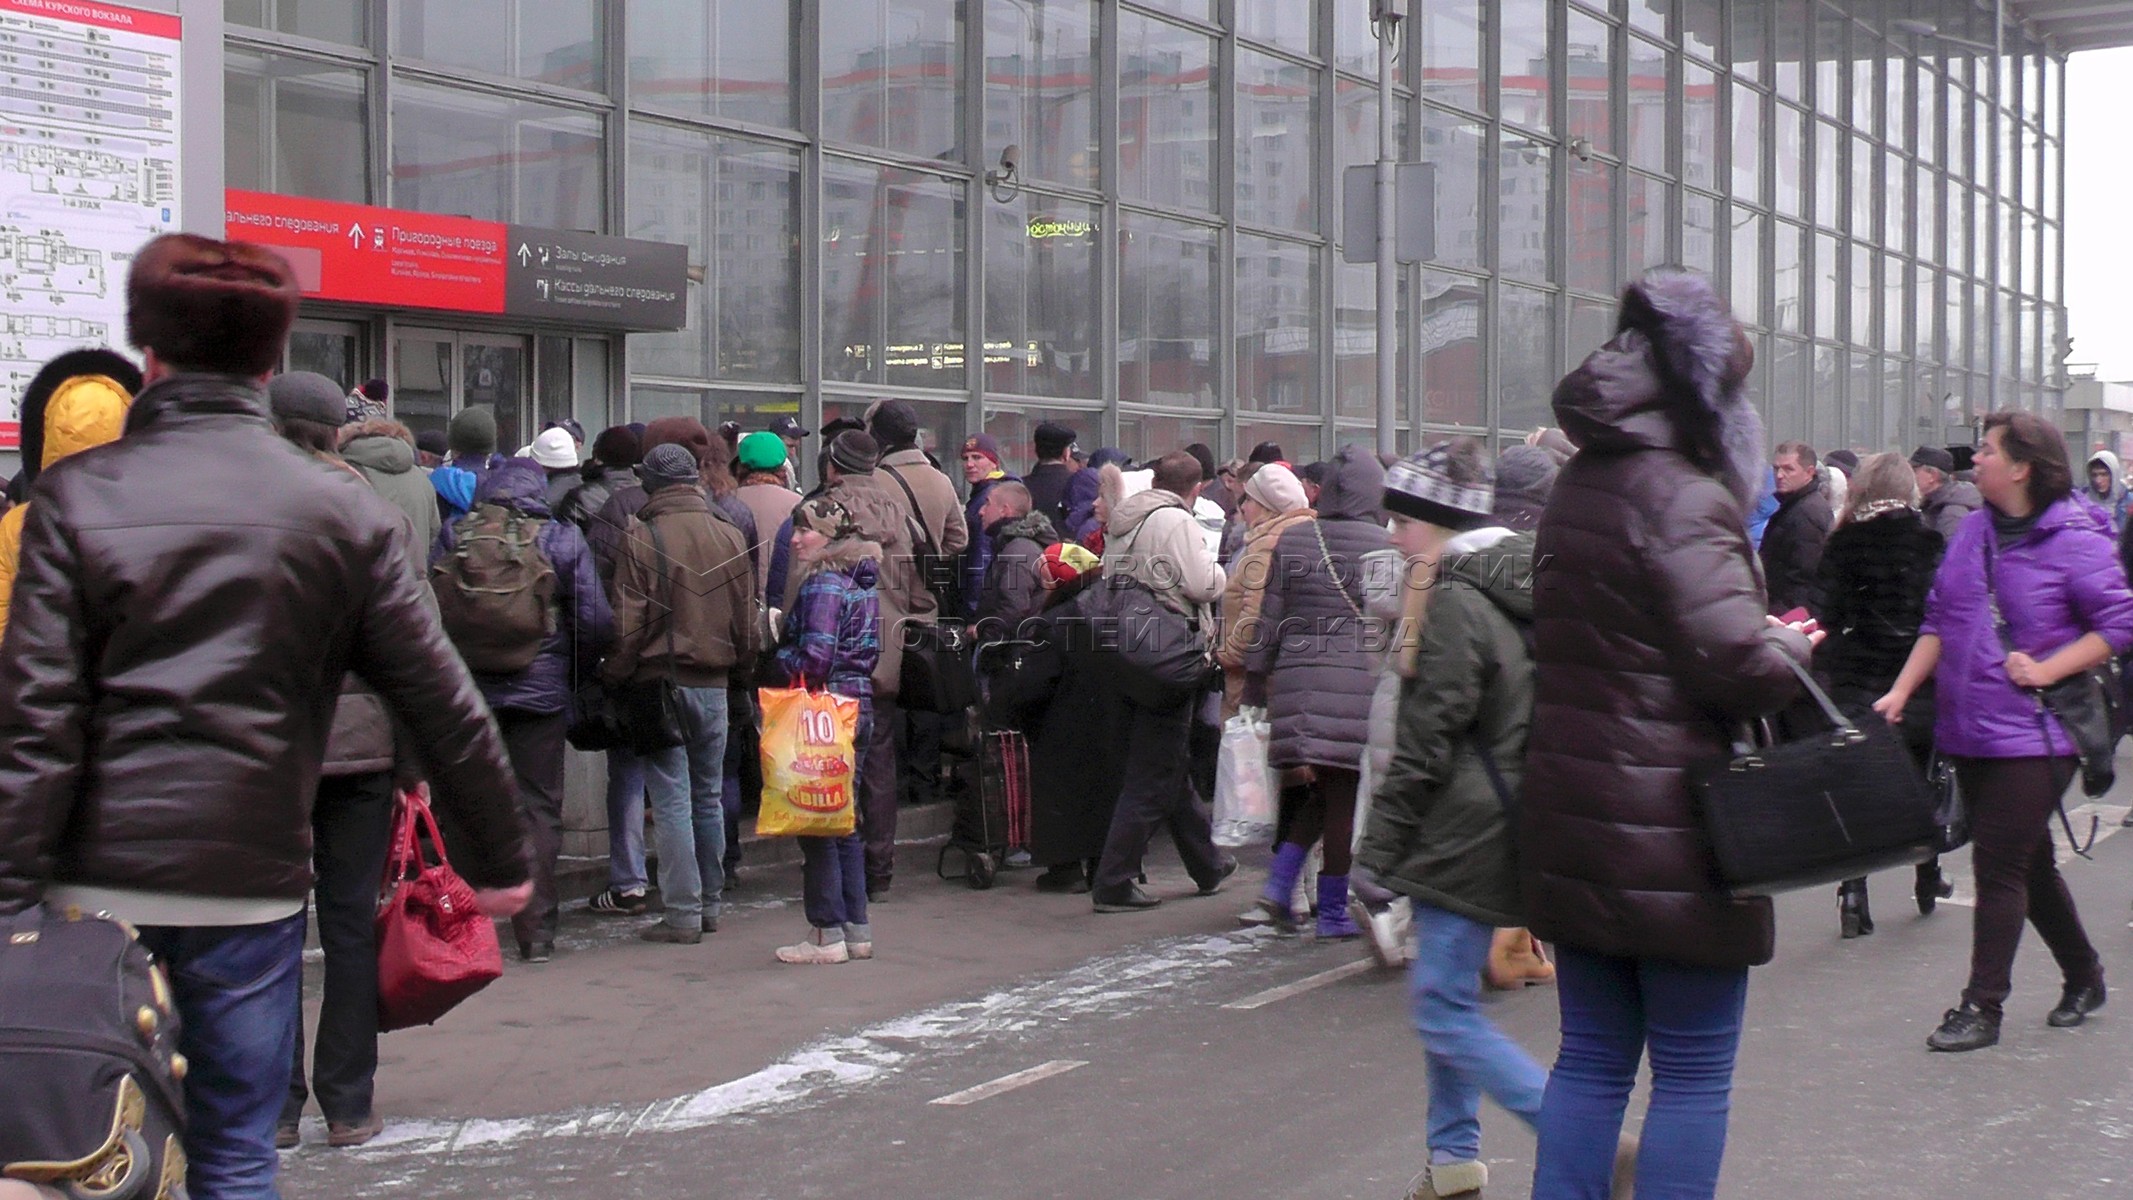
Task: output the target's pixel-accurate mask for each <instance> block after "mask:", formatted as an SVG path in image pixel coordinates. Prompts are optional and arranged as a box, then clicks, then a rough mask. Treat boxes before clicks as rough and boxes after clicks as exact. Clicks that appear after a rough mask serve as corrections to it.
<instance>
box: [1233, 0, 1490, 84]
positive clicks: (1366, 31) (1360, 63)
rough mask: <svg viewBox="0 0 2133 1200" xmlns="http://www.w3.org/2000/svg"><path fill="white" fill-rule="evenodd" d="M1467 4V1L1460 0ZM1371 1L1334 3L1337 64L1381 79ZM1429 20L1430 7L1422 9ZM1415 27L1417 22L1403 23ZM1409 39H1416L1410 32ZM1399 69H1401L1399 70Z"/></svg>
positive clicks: (1263, 0)
mask: <svg viewBox="0 0 2133 1200" xmlns="http://www.w3.org/2000/svg"><path fill="white" fill-rule="evenodd" d="M1260 2H1261V3H1281V2H1282V0H1260ZM1458 2H1460V3H1464V2H1465V0H1458ZM1370 3H1371V0H1334V2H1333V62H1334V65H1335V66H1337V67H1339V68H1340V69H1341V70H1343V71H1346V72H1348V73H1349V74H1351V75H1360V76H1362V77H1363V78H1365V79H1371V80H1375V79H1376V78H1377V77H1378V40H1377V38H1376V37H1375V36H1373V33H1374V31H1375V28H1376V27H1375V26H1374V25H1372V24H1371V21H1370ZM1418 7H1420V8H1421V9H1422V12H1423V15H1424V17H1425V19H1426V17H1427V14H1428V10H1429V6H1428V5H1421V6H1418ZM1402 24H1403V25H1413V24H1414V22H1413V21H1405V22H1402ZM1407 36H1409V37H1412V36H1413V33H1412V31H1410V32H1409V33H1408V34H1407ZM1395 69H1397V68H1395Z"/></svg>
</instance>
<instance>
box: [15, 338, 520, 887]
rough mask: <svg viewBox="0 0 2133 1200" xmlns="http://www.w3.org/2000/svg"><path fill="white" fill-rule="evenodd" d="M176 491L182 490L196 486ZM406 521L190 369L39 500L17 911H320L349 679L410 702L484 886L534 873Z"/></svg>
mask: <svg viewBox="0 0 2133 1200" xmlns="http://www.w3.org/2000/svg"><path fill="white" fill-rule="evenodd" d="M173 481H182V486H174V483H173ZM423 591H424V586H423V583H422V576H421V573H420V572H419V571H418V570H417V566H416V563H415V562H414V561H413V560H412V558H411V556H410V552H409V548H408V544H407V535H406V533H405V532H404V525H403V518H402V516H401V514H400V512H399V511H398V510H397V509H395V508H393V507H392V506H391V505H390V504H388V503H386V502H385V501H384V500H382V499H380V498H379V497H378V496H377V495H376V494H375V493H373V492H372V491H371V490H370V489H369V488H368V487H366V486H364V484H363V482H362V481H361V480H360V479H358V478H357V477H356V476H355V474H354V473H353V472H351V471H346V470H343V469H341V468H339V467H337V466H332V465H329V464H327V463H325V462H323V461H321V460H320V459H318V458H316V457H314V456H312V455H309V454H306V453H304V452H303V451H300V450H298V449H297V448H296V447H294V446H292V445H290V444H289V443H288V442H286V441H283V440H282V438H281V437H280V436H279V435H278V434H276V433H275V432H274V426H273V424H272V422H271V421H270V420H269V418H268V416H267V403H266V396H265V394H264V393H263V392H262V391H261V390H260V389H259V387H258V386H257V385H256V384H254V383H253V382H252V381H250V380H245V379H239V378H234V377H227V376H220V375H179V376H175V377H172V378H169V379H165V380H164V381H162V382H160V383H157V384H156V385H154V386H152V387H150V388H149V389H148V390H147V391H145V392H142V393H141V395H140V396H139V397H138V398H137V399H136V400H135V401H134V404H133V409H132V411H131V412H130V413H129V414H128V416H127V420H126V434H125V436H124V437H121V438H120V439H119V440H118V441H116V442H113V443H111V444H110V445H107V446H99V447H97V448H95V449H93V450H86V451H83V452H82V453H80V454H78V455H75V456H74V457H72V458H69V459H68V460H66V461H65V462H62V463H59V464H57V465H55V466H54V467H52V468H51V469H50V470H49V471H47V472H46V473H45V474H44V476H43V477H42V478H41V479H39V480H38V482H37V503H36V504H35V505H34V506H32V508H31V512H30V518H29V523H28V527H27V528H26V529H25V531H24V533H23V539H22V571H21V575H20V577H19V578H18V580H17V581H16V585H15V606H14V620H13V622H12V624H11V625H10V626H9V629H8V635H7V638H6V639H5V642H4V645H0V912H12V911H16V910H19V909H21V908H23V907H26V906H27V905H30V904H33V903H35V902H36V901H37V900H38V899H39V897H40V896H41V895H42V893H43V890H44V887H45V885H46V884H48V883H50V882H53V881H61V882H66V883H75V884H83V885H88V886H95V887H112V888H124V889H129V890H137V891H162V892H176V893H179V894H182V895H189V896H210V897H232V898H253V899H289V900H300V899H302V898H303V896H304V895H305V893H307V892H308V891H310V889H311V798H312V794H313V792H314V790H315V789H316V786H317V783H318V777H319V763H320V758H321V757H322V755H323V753H324V751H325V747H326V734H327V726H328V724H329V722H330V721H331V718H332V715H333V709H334V701H335V699H336V697H337V696H338V695H339V692H340V686H341V677H342V675H343V673H344V672H347V671H354V672H355V673H356V674H358V675H360V676H361V677H362V678H363V680H364V681H365V682H367V683H369V684H370V685H371V687H372V688H374V689H375V690H376V691H377V692H378V694H379V695H381V696H383V697H384V698H385V702H386V705H387V706H388V707H389V708H390V709H391V710H392V712H393V715H394V716H396V717H397V718H399V719H400V721H401V722H402V723H403V724H404V726H405V727H406V729H407V730H408V733H409V737H410V742H411V744H412V746H413V748H414V750H415V752H416V753H417V755H418V756H419V757H420V759H421V760H422V763H423V765H424V767H426V768H427V770H428V773H429V777H430V780H431V782H432V784H433V786H434V790H435V793H436V802H437V804H438V807H439V808H440V810H443V811H445V812H447V813H448V814H449V815H450V816H452V817H454V818H455V819H456V823H457V824H458V825H459V827H460V829H461V831H462V833H463V834H464V835H465V836H464V838H463V840H461V841H460V842H458V843H456V845H455V849H457V851H458V853H457V854H455V855H454V857H453V860H452V865H453V866H454V867H456V868H458V870H459V872H460V874H462V875H464V876H465V877H466V878H467V880H468V881H469V882H471V883H473V884H474V885H475V886H477V887H508V886H512V885H515V884H518V883H520V882H522V881H524V880H525V878H526V864H525V861H524V850H525V838H524V835H523V833H522V831H521V829H520V826H519V819H518V812H517V785H516V784H515V783H514V782H513V779H512V775H511V771H510V768H509V767H508V766H506V765H505V761H504V747H503V741H502V739H501V738H499V737H498V736H497V732H496V725H495V723H494V722H493V721H491V720H490V718H489V712H488V709H487V708H486V707H485V706H484V705H483V703H482V700H481V695H480V693H479V692H477V691H476V690H475V688H474V680H473V679H472V677H470V676H469V675H468V674H467V669H466V667H465V666H464V665H463V664H462V663H461V662H460V660H459V655H458V654H457V653H455V652H454V651H453V649H452V645H451V643H450V642H449V641H447V640H446V638H445V635H444V628H443V626H442V625H440V624H439V623H438V619H437V615H436V612H435V610H434V609H433V608H432V607H431V606H430V603H429V601H428V599H427V598H426V597H425V596H424V595H423Z"/></svg>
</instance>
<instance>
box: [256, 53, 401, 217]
mask: <svg viewBox="0 0 2133 1200" xmlns="http://www.w3.org/2000/svg"><path fill="white" fill-rule="evenodd" d="M224 63H225V64H226V66H225V74H224V76H223V97H224V99H223V109H222V131H223V141H222V144H223V156H224V163H223V179H224V181H225V183H226V184H227V185H228V186H230V187H234V188H246V189H249V190H252V191H260V192H280V193H283V194H284V195H290V196H311V197H315V198H317V199H320V200H346V201H350V202H352V203H356V204H367V203H369V202H370V199H371V197H370V172H369V170H368V169H367V167H366V164H368V163H369V161H370V129H369V117H368V112H369V110H368V109H367V108H366V107H365V100H366V96H365V93H364V83H365V80H364V73H363V72H361V71H352V70H347V69H344V68H341V67H332V66H326V65H324V64H321V63H316V62H312V61H309V60H307V59H301V58H294V57H284V56H280V55H275V56H265V55H257V54H252V53H250V52H247V51H244V50H239V49H236V48H234V47H233V48H231V49H230V50H229V51H228V52H227V54H226V56H225V58H224Z"/></svg>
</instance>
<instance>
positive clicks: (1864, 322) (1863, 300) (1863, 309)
mask: <svg viewBox="0 0 2133 1200" xmlns="http://www.w3.org/2000/svg"><path fill="white" fill-rule="evenodd" d="M1874 258H1875V255H1874V251H1873V249H1872V248H1871V247H1869V246H1867V245H1866V244H1864V243H1862V242H1853V243H1852V245H1851V260H1852V261H1851V274H1850V280H1851V289H1852V305H1851V309H1852V320H1851V327H1852V329H1851V336H1852V341H1853V343H1855V344H1857V345H1861V346H1871V345H1873V344H1874V325H1875V321H1874V296H1875V292H1876V289H1875V287H1874Z"/></svg>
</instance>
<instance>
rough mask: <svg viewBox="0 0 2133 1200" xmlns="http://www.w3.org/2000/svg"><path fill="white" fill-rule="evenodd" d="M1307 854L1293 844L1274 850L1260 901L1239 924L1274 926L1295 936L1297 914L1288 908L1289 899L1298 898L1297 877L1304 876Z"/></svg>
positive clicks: (1253, 903) (1287, 843)
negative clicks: (1294, 896) (1296, 896)
mask: <svg viewBox="0 0 2133 1200" xmlns="http://www.w3.org/2000/svg"><path fill="white" fill-rule="evenodd" d="M1308 853H1310V850H1309V848H1307V847H1304V846H1299V845H1297V844H1296V843H1294V842H1283V843H1281V844H1280V845H1278V846H1276V847H1274V861H1273V862H1272V863H1271V864H1270V865H1269V866H1268V867H1267V873H1266V886H1265V887H1264V888H1262V889H1260V892H1259V899H1257V900H1255V901H1253V902H1252V906H1251V907H1250V908H1248V909H1246V910H1245V911H1244V912H1243V913H1241V914H1239V915H1238V917H1237V921H1238V923H1239V924H1242V925H1272V926H1273V927H1274V928H1276V929H1278V930H1280V931H1281V932H1283V933H1294V932H1296V913H1295V911H1294V910H1293V909H1291V908H1290V907H1289V897H1291V896H1293V895H1295V894H1296V877H1297V876H1298V875H1301V874H1303V865H1304V856H1305V855H1306V854H1308Z"/></svg>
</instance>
